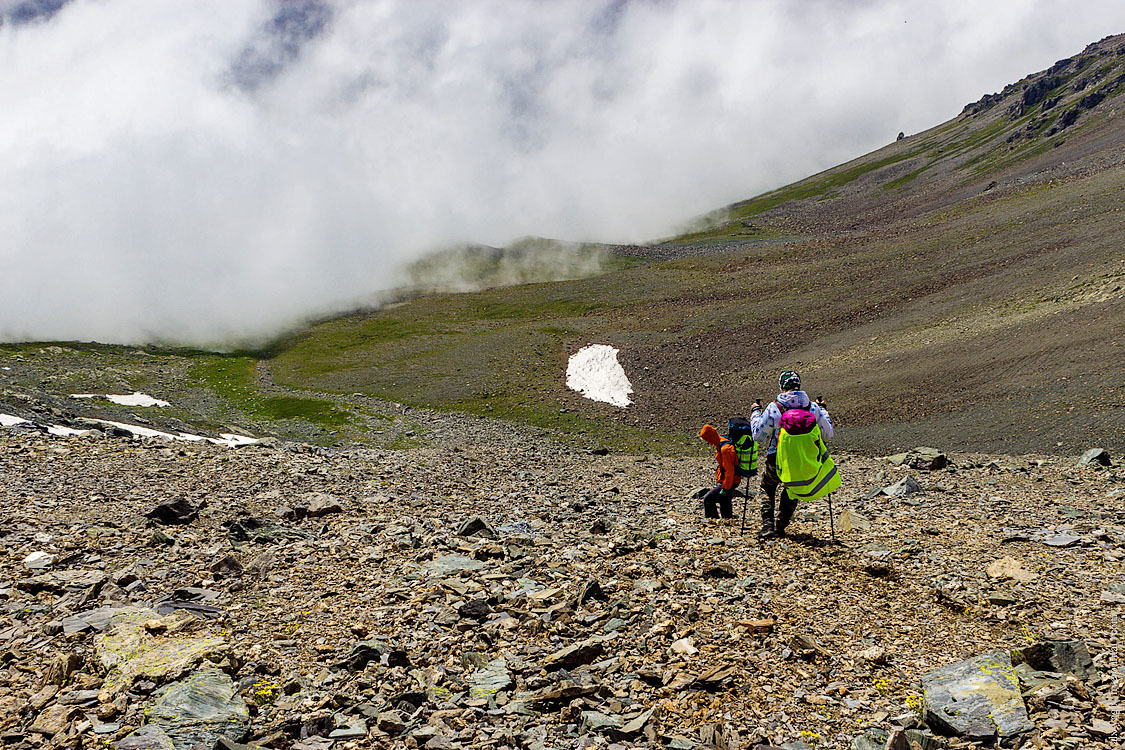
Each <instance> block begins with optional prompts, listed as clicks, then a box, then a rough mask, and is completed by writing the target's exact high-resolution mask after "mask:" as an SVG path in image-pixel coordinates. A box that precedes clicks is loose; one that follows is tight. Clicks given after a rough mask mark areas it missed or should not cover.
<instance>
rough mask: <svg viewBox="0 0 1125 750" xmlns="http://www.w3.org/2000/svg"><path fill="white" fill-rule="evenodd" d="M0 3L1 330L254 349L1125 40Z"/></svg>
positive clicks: (1056, 33) (338, 10)
mask: <svg viewBox="0 0 1125 750" xmlns="http://www.w3.org/2000/svg"><path fill="white" fill-rule="evenodd" d="M1064 5H1065V4H1061V3H1056V2H1038V3H1036V2H1024V1H1022V0H1019V1H1016V0H1012V1H1011V2H996V3H990V4H986V5H981V4H980V3H977V2H967V1H964V0H962V1H957V2H946V3H932V4H931V3H925V4H923V3H915V2H908V1H907V0H899V1H897V2H895V1H891V0H885V1H881V2H880V1H876V0H872V1H871V2H860V1H858V0H853V1H852V2H827V0H814V1H812V2H804V3H784V2H780V1H778V2H745V3H730V2H714V3H712V2H694V1H693V2H688V0H682V1H681V2H643V1H641V0H635V1H632V2H622V1H621V0H615V1H612V2H593V1H592V0H591V1H590V2H573V3H541V2H531V1H530V0H529V1H527V2H519V1H518V0H496V1H495V2H488V1H487V0H485V1H482V2H473V3H460V2H438V1H436V0H435V1H433V2H415V1H412V0H397V1H392V0H385V1H378V2H368V1H364V2H360V1H359V0H356V1H354V2H346V1H344V0H340V1H338V2H328V1H327V0H300V1H290V2H265V1H262V2H237V3H232V2H229V1H228V0H195V1H194V2H191V3H183V2H178V1H175V0H71V1H70V2H61V1H56V0H37V1H35V2H32V1H30V0H23V1H22V2H13V0H0V96H2V97H3V101H4V110H5V116H4V117H3V118H0V160H2V163H3V164H4V169H3V170H2V171H0V340H6V341H15V340H47V339H60V340H96V341H103V342H115V343H145V342H159V343H179V344H191V345H201V346H216V347H221V346H224V345H232V344H242V343H247V342H254V341H262V340H264V339H266V338H268V337H270V336H272V335H275V334H277V333H279V332H281V331H283V330H285V329H287V328H289V327H291V326H294V325H297V324H299V323H300V322H301V321H304V320H308V319H309V318H311V317H315V316H321V315H325V314H329V313H332V312H335V311H341V310H346V309H349V308H352V307H355V306H356V305H359V304H363V303H365V302H369V301H371V300H373V299H376V298H377V296H378V294H379V293H380V292H382V291H385V290H387V289H391V288H394V287H397V286H399V285H401V284H402V283H404V281H406V280H408V274H407V273H406V272H405V271H404V269H405V268H407V267H408V266H409V265H410V264H411V263H412V262H413V261H416V260H417V259H418V258H419V257H421V256H422V255H423V254H424V253H426V252H428V251H430V250H432V249H434V248H442V247H450V246H454V245H457V244H458V243H463V242H479V243H484V244H487V245H497V246H498V245H505V244H507V243H509V242H511V241H512V240H513V239H514V238H517V237H522V236H527V235H536V236H545V237H557V238H561V239H565V240H571V241H576V242H584V241H600V242H636V241H643V240H645V239H651V238H653V237H658V236H661V235H663V234H665V233H667V232H668V231H670V230H671V229H672V228H673V227H675V226H677V225H679V224H681V223H682V222H684V221H685V220H687V219H689V218H690V217H692V216H694V215H697V214H700V213H703V212H705V211H708V210H711V209H714V208H716V207H718V206H721V205H723V204H725V203H728V202H731V201H734V200H738V199H742V198H746V197H749V196H751V195H753V194H756V193H758V192H761V191H763V190H766V189H770V188H773V187H776V186H778V185H780V184H784V183H786V182H789V181H792V180H794V179H799V178H801V177H803V176H806V175H808V174H811V173H813V172H816V171H819V170H821V169H824V168H827V167H829V166H832V165H834V164H837V163H839V162H842V161H844V160H847V159H850V158H852V157H854V156H857V155H859V154H862V153H865V152H867V151H869V150H871V149H874V148H877V147H879V146H881V145H883V144H885V143H887V142H889V141H891V140H893V139H894V137H895V135H896V134H897V133H898V132H899V131H900V130H904V131H906V132H908V133H909V132H915V131H918V130H921V129H924V128H927V127H929V126H931V125H934V124H937V123H938V122H940V121H943V120H945V119H948V118H950V117H952V116H954V115H956V114H957V113H958V112H959V111H960V109H961V107H962V106H963V105H964V104H965V103H967V102H969V101H971V100H974V99H977V98H979V97H980V95H981V94H984V93H987V92H991V91H995V90H998V89H1000V88H1001V87H1003V86H1004V85H1005V84H1006V83H1010V82H1012V81H1015V80H1018V79H1019V78H1021V77H1023V76H1024V75H1025V74H1027V73H1030V72H1033V71H1036V70H1040V69H1043V68H1045V67H1048V66H1049V65H1050V64H1051V63H1052V62H1054V61H1055V60H1056V59H1058V58H1061V57H1065V56H1070V55H1072V54H1074V53H1076V52H1078V51H1079V50H1081V48H1082V47H1083V46H1085V45H1086V44H1087V43H1089V42H1092V41H1095V40H1097V39H1099V38H1101V37H1103V36H1106V35H1108V34H1112V33H1116V32H1120V31H1125V5H1123V4H1121V3H1118V2H1087V3H1081V4H1078V5H1077V6H1071V7H1064Z"/></svg>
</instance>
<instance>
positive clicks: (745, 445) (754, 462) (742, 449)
mask: <svg viewBox="0 0 1125 750" xmlns="http://www.w3.org/2000/svg"><path fill="white" fill-rule="evenodd" d="M734 450H735V451H736V452H737V454H738V476H740V477H752V476H754V475H755V474H757V473H758V444H757V443H755V442H754V438H752V437H750V436H749V435H743V436H742V437H740V438H739V439H738V442H737V443H735V444H734Z"/></svg>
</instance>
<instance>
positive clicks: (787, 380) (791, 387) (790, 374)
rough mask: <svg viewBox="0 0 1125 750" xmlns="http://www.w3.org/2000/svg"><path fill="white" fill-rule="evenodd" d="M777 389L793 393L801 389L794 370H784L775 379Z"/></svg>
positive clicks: (799, 378)
mask: <svg viewBox="0 0 1125 750" xmlns="http://www.w3.org/2000/svg"><path fill="white" fill-rule="evenodd" d="M777 387H778V388H780V389H781V390H783V391H795V390H799V389H800V387H801V376H800V375H799V374H797V371H796V370H786V371H785V372H783V373H781V377H779V378H778V379H777Z"/></svg>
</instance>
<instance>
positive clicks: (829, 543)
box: [786, 534, 847, 551]
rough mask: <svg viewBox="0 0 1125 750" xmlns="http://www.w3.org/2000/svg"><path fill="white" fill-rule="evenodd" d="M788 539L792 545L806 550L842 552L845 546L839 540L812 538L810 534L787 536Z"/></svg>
mask: <svg viewBox="0 0 1125 750" xmlns="http://www.w3.org/2000/svg"><path fill="white" fill-rule="evenodd" d="M786 539H788V540H789V541H790V542H792V543H793V544H797V545H800V546H801V547H806V548H808V549H828V550H834V551H843V550H846V549H847V546H846V545H845V544H844V543H843V542H841V541H840V540H839V539H821V538H820V537H817V536H813V535H812V534H789V535H788V536H787V537H786Z"/></svg>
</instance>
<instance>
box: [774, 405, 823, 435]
mask: <svg viewBox="0 0 1125 750" xmlns="http://www.w3.org/2000/svg"><path fill="white" fill-rule="evenodd" d="M814 427H816V416H814V415H813V413H812V412H811V411H809V410H808V409H805V408H801V407H799V406H798V407H794V408H792V409H786V410H785V411H783V412H782V413H781V429H783V430H785V431H786V432H788V433H789V434H790V435H807V434H808V433H810V432H812V430H813V428H814Z"/></svg>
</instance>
